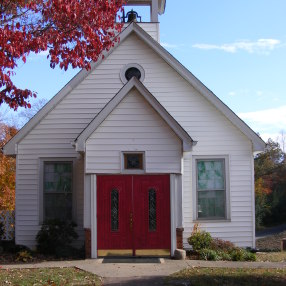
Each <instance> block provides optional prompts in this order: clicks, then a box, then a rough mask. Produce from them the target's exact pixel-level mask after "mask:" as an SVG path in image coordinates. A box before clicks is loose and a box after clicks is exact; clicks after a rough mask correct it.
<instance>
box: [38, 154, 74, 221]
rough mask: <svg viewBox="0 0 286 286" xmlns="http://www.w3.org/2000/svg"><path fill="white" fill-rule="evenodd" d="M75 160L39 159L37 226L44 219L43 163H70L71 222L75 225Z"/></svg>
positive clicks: (68, 158)
mask: <svg viewBox="0 0 286 286" xmlns="http://www.w3.org/2000/svg"><path fill="white" fill-rule="evenodd" d="M75 161H76V159H75V158H70V157H67V158H40V159H39V170H40V171H39V175H40V176H39V191H40V193H39V200H38V206H39V225H41V224H42V223H43V222H44V220H45V218H44V164H45V162H49V163H52V162H55V163H56V162H67V163H72V220H73V222H75V223H77V220H76V219H77V215H76V213H77V212H76V209H77V204H76V201H77V200H76V196H77V194H76V193H75V187H74V186H75V184H76V181H75V178H76V176H75V175H76V173H75Z"/></svg>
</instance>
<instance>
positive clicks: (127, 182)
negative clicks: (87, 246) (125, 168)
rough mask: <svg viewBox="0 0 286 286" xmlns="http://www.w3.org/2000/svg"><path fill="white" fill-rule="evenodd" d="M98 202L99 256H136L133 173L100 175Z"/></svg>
mask: <svg viewBox="0 0 286 286" xmlns="http://www.w3.org/2000/svg"><path fill="white" fill-rule="evenodd" d="M97 202H98V203H97V206H98V208H97V226H98V228H97V233H98V235H97V243H98V249H102V250H104V251H105V252H104V253H99V255H108V250H113V253H114V249H115V250H118V253H117V254H118V255H120V254H123V255H129V254H130V255H132V249H133V241H132V224H131V223H130V222H131V221H132V217H130V215H132V176H98V180H97ZM115 253H116V252H115Z"/></svg>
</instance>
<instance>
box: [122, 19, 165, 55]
mask: <svg viewBox="0 0 286 286" xmlns="http://www.w3.org/2000/svg"><path fill="white" fill-rule="evenodd" d="M136 24H138V25H139V26H140V27H141V28H142V29H143V30H144V31H145V32H147V33H148V34H149V35H150V36H151V37H152V38H153V39H154V40H155V41H157V42H160V31H159V23H143V22H142V23H140V22H137V23H136ZM128 25H129V23H126V24H124V26H123V29H124V28H126V27H127V26H128ZM126 56H127V55H126ZM131 56H132V55H131Z"/></svg>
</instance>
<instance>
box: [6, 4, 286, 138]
mask: <svg viewBox="0 0 286 286" xmlns="http://www.w3.org/2000/svg"><path fill="white" fill-rule="evenodd" d="M179 5H180V6H179ZM285 13H286V1H285V0H215V1H214V0H199V1H198V0H180V1H173V0H167V5H166V12H165V14H164V15H162V16H160V18H159V20H160V23H161V24H160V29H161V30H160V32H161V44H162V45H163V46H164V47H165V48H166V49H167V50H168V51H169V52H170V53H171V54H173V55H174V56H175V57H176V58H177V59H178V60H179V61H180V62H181V63H182V64H183V65H185V66H186V67H187V68H188V69H189V70H190V71H191V72H192V73H193V74H194V75H195V76H196V77H198V78H199V79H200V80H201V81H202V82H203V83H204V84H205V85H206V86H207V87H208V88H209V89H210V90H212V91H213V92H214V93H215V94H216V95H217V96H218V97H219V98H220V99H221V100H222V101H223V102H224V103H226V104H227V105H228V106H229V107H230V108H231V109H232V110H233V111H234V112H235V113H237V114H238V115H239V116H240V117H241V118H242V119H243V120H244V121H245V122H246V123H247V124H249V126H250V127H251V128H253V130H254V131H255V132H259V133H260V134H261V136H262V137H263V138H264V139H266V140H267V138H268V137H271V138H272V139H275V140H276V138H277V136H278V134H279V132H280V131H281V130H284V131H285V130H286V14H285ZM16 72H17V75H16V77H15V82H17V83H18V85H19V86H21V87H25V88H29V89H31V90H33V91H37V92H38V98H46V99H50V98H51V97H52V96H53V95H55V94H56V93H57V92H58V91H59V90H60V89H61V88H62V87H63V86H64V85H65V84H66V83H67V82H68V81H69V80H70V79H71V78H72V77H73V76H74V75H75V74H76V72H77V71H75V70H69V71H68V72H64V71H61V70H59V69H57V68H56V69H54V70H52V69H50V68H49V62H48V61H47V60H46V59H45V54H42V55H37V56H36V55H31V56H30V57H29V59H28V63H27V64H22V63H20V64H19V68H18V69H17V71H16ZM5 110H6V107H5V106H2V108H1V111H2V112H3V111H5Z"/></svg>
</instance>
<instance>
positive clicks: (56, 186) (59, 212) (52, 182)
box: [44, 162, 72, 220]
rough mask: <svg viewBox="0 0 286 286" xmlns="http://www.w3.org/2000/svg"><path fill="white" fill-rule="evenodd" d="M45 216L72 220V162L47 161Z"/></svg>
mask: <svg viewBox="0 0 286 286" xmlns="http://www.w3.org/2000/svg"><path fill="white" fill-rule="evenodd" d="M44 218H45V219H55V218H57V219H61V220H72V163H71V162H45V164H44Z"/></svg>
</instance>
